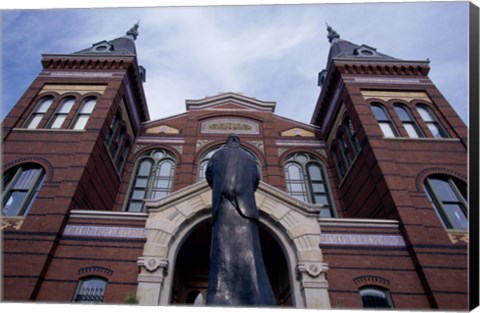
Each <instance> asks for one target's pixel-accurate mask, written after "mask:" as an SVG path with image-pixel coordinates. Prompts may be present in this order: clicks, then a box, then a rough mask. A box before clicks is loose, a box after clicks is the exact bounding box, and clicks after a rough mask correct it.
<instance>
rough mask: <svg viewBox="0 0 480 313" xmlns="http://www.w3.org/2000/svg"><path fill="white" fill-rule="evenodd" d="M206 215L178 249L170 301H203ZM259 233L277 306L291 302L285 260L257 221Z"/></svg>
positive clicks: (208, 233) (207, 231) (208, 230)
mask: <svg viewBox="0 0 480 313" xmlns="http://www.w3.org/2000/svg"><path fill="white" fill-rule="evenodd" d="M211 233H212V230H211V224H210V219H207V220H204V221H203V222H201V223H199V224H198V225H197V226H196V227H195V229H194V230H193V231H192V232H191V233H190V235H189V236H188V238H187V239H186V240H185V241H184V242H183V244H182V246H181V248H180V251H179V252H178V255H177V258H176V262H175V266H174V268H175V269H174V277H173V284H172V292H171V300H170V303H171V304H188V305H200V304H202V303H203V304H204V303H205V299H206V295H207V287H208V271H209V252H210V242H211ZM259 236H260V242H261V246H262V253H263V259H264V262H265V267H266V268H267V272H268V276H269V280H270V283H271V285H272V289H273V292H274V294H275V297H276V300H277V304H278V305H279V306H292V296H291V288H290V280H291V279H292V278H291V277H289V273H288V267H287V262H286V259H285V255H284V254H283V252H282V249H281V247H280V245H279V244H278V242H277V240H275V238H273V236H272V235H271V234H270V233H269V232H268V231H267V229H266V227H265V226H264V225H262V224H260V227H259Z"/></svg>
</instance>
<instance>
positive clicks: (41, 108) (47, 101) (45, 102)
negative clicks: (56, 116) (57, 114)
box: [35, 98, 53, 113]
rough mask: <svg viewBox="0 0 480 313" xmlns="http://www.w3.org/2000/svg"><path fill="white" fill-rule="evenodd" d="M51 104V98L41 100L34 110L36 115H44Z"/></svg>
mask: <svg viewBox="0 0 480 313" xmlns="http://www.w3.org/2000/svg"><path fill="white" fill-rule="evenodd" d="M52 103H53V98H48V99H42V100H41V102H40V104H39V105H38V107H37V109H36V110H35V112H36V113H46V112H47V111H48V108H49V107H50V105H51V104H52Z"/></svg>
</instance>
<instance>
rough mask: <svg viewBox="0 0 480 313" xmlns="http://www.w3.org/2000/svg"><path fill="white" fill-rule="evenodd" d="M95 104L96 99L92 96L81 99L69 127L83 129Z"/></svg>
mask: <svg viewBox="0 0 480 313" xmlns="http://www.w3.org/2000/svg"><path fill="white" fill-rule="evenodd" d="M96 104H97V99H96V98H94V97H90V98H87V99H85V100H84V101H83V103H82V104H81V105H80V108H79V109H78V112H77V114H76V115H75V118H74V119H73V123H72V125H71V127H70V128H71V129H85V126H86V125H87V122H88V119H89V118H90V115H91V114H92V112H93V109H95V105H96Z"/></svg>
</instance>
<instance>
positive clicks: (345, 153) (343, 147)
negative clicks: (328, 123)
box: [337, 132, 352, 168]
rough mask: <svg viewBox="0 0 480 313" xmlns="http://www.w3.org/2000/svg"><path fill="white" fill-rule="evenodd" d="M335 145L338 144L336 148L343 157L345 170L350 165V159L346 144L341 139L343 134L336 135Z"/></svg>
mask: <svg viewBox="0 0 480 313" xmlns="http://www.w3.org/2000/svg"><path fill="white" fill-rule="evenodd" d="M337 143H338V146H339V147H340V151H342V156H343V160H344V162H345V165H346V167H347V168H349V167H350V165H351V164H352V159H351V158H350V154H349V149H348V146H347V143H346V142H345V140H344V139H343V132H339V133H338V135H337Z"/></svg>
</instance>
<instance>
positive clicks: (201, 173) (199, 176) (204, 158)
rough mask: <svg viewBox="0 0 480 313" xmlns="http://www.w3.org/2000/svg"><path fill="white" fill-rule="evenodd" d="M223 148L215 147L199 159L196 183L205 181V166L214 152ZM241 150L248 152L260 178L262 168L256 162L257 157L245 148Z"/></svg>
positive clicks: (258, 162) (221, 146)
mask: <svg viewBox="0 0 480 313" xmlns="http://www.w3.org/2000/svg"><path fill="white" fill-rule="evenodd" d="M224 146H225V145H220V146H216V147H214V148H212V149H210V150H208V151H207V152H206V153H205V154H204V155H203V156H202V158H201V159H200V162H198V172H197V181H202V180H205V179H207V178H206V176H205V172H206V170H207V165H208V162H209V161H210V158H211V157H212V156H213V155H214V154H215V152H217V151H218V150H220V149H221V148H223V147H224ZM242 148H243V149H244V150H245V151H246V152H248V153H249V154H250V155H251V156H252V157H253V158H254V159H255V162H256V164H257V168H258V172H259V174H260V177H261V176H262V171H261V169H262V167H261V165H260V161H259V160H258V158H257V156H256V155H255V154H254V153H253V152H251V151H250V150H248V149H246V148H245V147H243V146H242Z"/></svg>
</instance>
